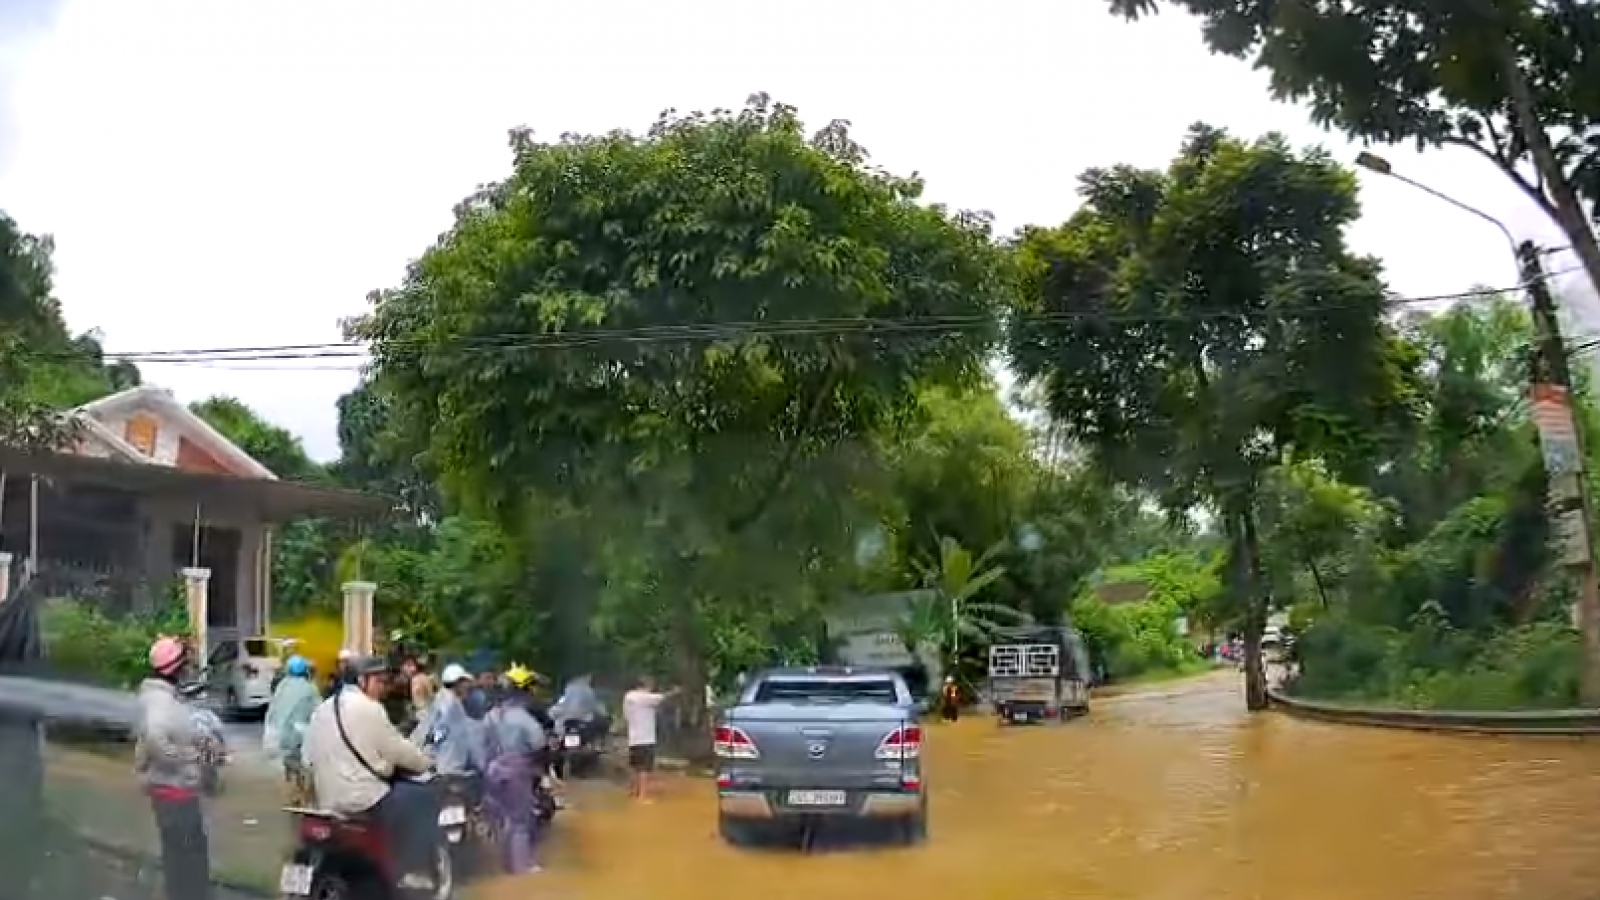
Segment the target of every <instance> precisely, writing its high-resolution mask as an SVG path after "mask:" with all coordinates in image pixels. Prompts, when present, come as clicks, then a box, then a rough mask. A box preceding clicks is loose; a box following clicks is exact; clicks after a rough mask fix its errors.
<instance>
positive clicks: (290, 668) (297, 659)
mask: <svg viewBox="0 0 1600 900" xmlns="http://www.w3.org/2000/svg"><path fill="white" fill-rule="evenodd" d="M284 669H285V670H286V671H287V672H288V673H289V674H290V675H299V676H301V677H305V676H306V675H309V674H311V663H310V662H308V661H307V660H306V658H305V657H304V656H301V655H300V654H298V653H296V654H295V655H294V656H291V657H289V661H288V662H287V663H285V664H284Z"/></svg>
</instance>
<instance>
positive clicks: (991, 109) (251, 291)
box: [0, 0, 1558, 457]
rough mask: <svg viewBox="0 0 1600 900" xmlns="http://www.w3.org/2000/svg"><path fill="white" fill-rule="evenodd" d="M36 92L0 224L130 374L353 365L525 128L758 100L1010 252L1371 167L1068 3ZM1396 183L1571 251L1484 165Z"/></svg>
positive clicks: (1490, 240) (382, 17) (280, 415)
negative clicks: (918, 180)
mask: <svg viewBox="0 0 1600 900" xmlns="http://www.w3.org/2000/svg"><path fill="white" fill-rule="evenodd" d="M447 10H448V11H447ZM22 74H23V77H21V78H20V79H19V80H17V81H16V82H15V83H14V84H12V85H11V91H10V99H11V101H12V102H13V104H14V105H13V111H14V113H15V115H16V118H15V120H14V121H13V123H12V124H13V125H14V126H15V127H16V132H17V134H19V135H20V141H19V142H18V143H17V145H16V147H15V148H14V149H15V152H14V153H13V155H12V158H11V159H10V161H9V165H8V166H7V168H6V169H5V171H4V172H3V173H0V208H5V209H7V210H8V211H10V212H11V213H12V214H13V215H14V216H16V217H17V218H18V219H19V220H20V221H21V222H22V223H23V225H24V226H25V227H27V228H29V229H32V230H37V231H48V232H52V233H54V234H55V235H56V237H57V240H58V243H59V247H60V251H59V257H58V264H59V268H60V276H59V293H60V296H61V298H62V300H63V302H64V303H65V306H66V310H67V314H68V317H69V319H70V320H71V322H72V324H73V326H74V327H77V328H88V327H91V326H97V327H99V328H102V329H103V330H104V332H105V335H106V338H107V342H108V345H109V346H110V348H111V349H113V350H150V349H191V348H206V347H225V346H260V345H268V344H280V343H283V344H289V343H294V344H299V343H314V342H321V341H331V340H336V339H338V337H339V332H338V324H337V323H338V320H339V319H340V318H341V317H343V316H348V315H351V314H353V313H358V312H360V311H361V310H362V309H363V308H364V305H365V304H364V300H363V297H364V295H365V293H366V292H367V291H368V290H370V289H372V288H376V287H381V286H386V285H391V284H394V283H395V282H396V281H398V279H399V278H400V276H401V273H402V271H403V267H404V265H405V264H406V262H407V261H408V260H410V259H411V258H413V257H415V256H416V255H417V254H418V253H419V252H420V251H421V250H422V249H424V248H425V247H426V246H427V244H428V243H429V242H430V241H431V240H432V239H433V238H434V237H435V236H436V235H437V233H438V232H439V231H440V230H441V229H443V228H444V227H446V226H447V225H448V223H449V214H450V207H451V205H452V204H453V203H454V202H455V201H457V200H459V199H460V198H461V197H462V196H464V195H465V194H466V193H468V192H469V191H470V190H471V189H472V188H473V187H474V186H475V185H476V184H477V183H479V182H482V181H486V180H491V179H495V178H498V177H499V176H501V175H502V174H503V173H504V171H505V170H506V167H507V159H508V156H507V151H506V149H505V133H506V130H507V129H508V128H510V127H512V126H515V125H519V124H527V125H530V126H532V127H533V128H534V129H535V130H536V131H537V132H538V133H540V134H543V135H546V136H554V135H556V134H558V133H560V132H563V131H596V130H604V129H609V128H613V127H619V126H627V127H632V128H635V129H642V128H644V127H646V126H647V125H648V124H649V123H650V121H651V120H652V119H653V118H654V116H655V114H656V113H657V112H658V111H660V110H661V109H663V108H665V107H669V106H671V107H677V108H679V109H684V110H687V109H694V108H710V107H715V106H737V105H739V104H740V103H741V102H742V101H743V99H744V97H745V96H746V95H747V94H749V93H752V92H755V91H767V92H768V93H770V94H772V95H773V96H774V97H775V98H777V99H779V100H782V101H784V102H787V103H792V104H795V105H797V106H799V107H800V110H801V113H802V114H803V115H804V116H806V117H807V119H808V120H809V121H813V122H815V123H816V124H817V125H820V124H822V123H823V122H824V121H826V120H828V119H831V118H846V119H850V120H852V121H854V122H855V123H856V135H857V137H858V139H859V140H861V141H862V142H863V143H864V144H865V145H866V146H867V147H868V148H869V149H870V150H871V151H872V152H873V154H874V158H875V160H876V161H877V162H879V163H880V164H883V165H885V166H888V167H889V168H891V169H894V170H897V171H901V172H909V171H911V170H917V171H920V172H921V173H922V174H923V175H924V176H925V177H926V178H927V179H928V183H929V193H930V195H931V197H932V198H933V199H935V200H939V201H943V202H946V203H949V204H951V205H954V206H961V207H975V208H984V209H989V210H992V211H993V212H994V213H995V214H996V215H997V216H998V218H999V222H1000V225H1001V226H1002V227H1004V228H1008V229H1009V228H1012V227H1015V226H1017V225H1021V224H1023V223H1027V222H1045V223H1054V222H1058V221H1060V220H1061V219H1063V218H1065V217H1066V216H1067V215H1068V214H1069V213H1070V212H1071V210H1072V209H1073V207H1074V206H1075V205H1076V202H1077V201H1076V197H1075V195H1074V179H1075V178H1076V176H1077V174H1078V173H1079V172H1080V171H1081V170H1082V169H1084V168H1086V167H1089V166H1093V165H1103V164H1113V163H1118V162H1131V163H1136V164H1142V165H1151V166H1156V165H1160V164H1162V163H1164V162H1165V161H1166V159H1168V158H1169V157H1170V156H1171V154H1172V153H1173V152H1174V150H1175V149H1176V147H1177V144H1178V141H1179V139H1180V137H1181V135H1182V132H1183V129H1184V128H1185V127H1186V126H1187V125H1188V124H1189V123H1190V122H1193V121H1195V120H1205V121H1208V122H1211V123H1212V124H1216V125H1222V126H1226V127H1228V128H1230V129H1233V130H1234V131H1236V132H1238V133H1241V134H1246V135H1254V134H1256V133H1259V132H1262V131H1266V130H1269V129H1276V130H1282V131H1286V132H1289V133H1290V134H1291V135H1292V136H1293V137H1294V138H1296V139H1297V140H1300V141H1304V142H1312V141H1318V142H1325V143H1328V144H1329V145H1330V146H1334V145H1337V148H1338V150H1339V152H1341V153H1346V154H1347V155H1349V156H1353V155H1354V150H1353V149H1348V148H1346V147H1345V146H1344V145H1343V143H1342V142H1339V141H1336V140H1334V139H1332V138H1330V137H1327V136H1324V135H1322V134H1321V133H1319V132H1317V131H1315V130H1314V129H1312V128H1311V127H1310V126H1309V125H1307V123H1306V120H1305V117H1304V115H1303V113H1302V112H1301V111H1299V110H1297V109H1295V108H1292V107H1289V106H1284V105H1279V104H1274V103H1272V102H1270V101H1269V100H1268V99H1267V97H1266V91H1265V86H1264V81H1263V79H1262V78H1261V77H1259V76H1258V75H1256V74H1255V73H1253V72H1251V71H1250V70H1249V68H1248V66H1246V65H1245V64H1243V63H1240V62H1236V61H1233V60H1228V59H1222V58H1216V57H1212V56H1210V55H1208V54H1207V53H1206V51H1205V50H1204V49H1203V47H1202V46H1201V43H1200V39H1199V36H1198V33H1197V30H1196V29H1195V27H1194V26H1193V25H1192V23H1190V22H1189V21H1187V20H1185V19H1183V18H1181V17H1178V16H1174V15H1164V16H1162V17H1161V18H1159V19H1157V20H1155V21H1151V22H1145V23H1140V24H1137V25H1129V24H1126V23H1123V22H1121V21H1120V20H1117V19H1113V18H1112V17H1111V16H1109V15H1108V14H1106V13H1105V11H1104V9H1103V4H1101V3H1083V2H1069V0H1001V2H996V3H991V4H987V5H983V4H977V5H974V4H966V3H953V2H943V3H941V2H934V3H927V2H923V3H911V2H891V0H879V2H874V3H861V2H851V3H845V2H838V0H817V2H811V3H806V4H798V3H776V2H775V3H737V2H732V0H680V2H678V3H672V4H655V3H647V2H644V0H611V2H605V0H598V2H589V3H582V4H565V3H531V2H526V0H506V2H490V0H484V2H477V3H465V4H463V3H456V4H448V5H446V4H422V3H417V2H404V0H389V2H366V0H344V2H340V3H337V4H330V3H317V2H307V0H280V2H272V3H265V2H262V3H215V2H206V0H188V2H176V0H140V2H138V3H129V2H126V0H69V2H68V4H67V6H66V8H65V10H64V11H63V13H62V15H61V17H60V20H59V21H58V22H57V23H56V26H55V28H54V30H53V32H52V33H51V34H50V36H49V37H48V38H47V39H45V40H44V41H43V42H42V43H41V44H39V45H38V46H37V47H36V48H35V51H34V52H33V53H32V55H31V57H30V59H29V61H28V63H27V65H26V66H25V68H24V69H23V72H22ZM1382 152H1383V153H1384V154H1385V155H1386V156H1387V157H1388V158H1389V159H1390V160H1391V161H1392V162H1393V163H1394V165H1395V167H1396V168H1397V169H1399V170H1403V171H1405V172H1407V173H1408V174H1411V175H1413V176H1414V177H1417V178H1419V179H1421V180H1425V181H1427V182H1428V183H1429V184H1431V185H1433V186H1434V187H1436V188H1438V189H1439V190H1441V191H1444V192H1446V193H1449V194H1452V195H1454V196H1456V197H1459V198H1460V199H1462V200H1463V201H1466V202H1468V203H1471V204H1473V205H1475V206H1478V207H1480V208H1482V209H1484V210H1485V211H1487V212H1489V213H1491V214H1493V215H1496V216H1499V217H1501V218H1503V219H1505V220H1506V221H1507V222H1508V223H1510V224H1511V225H1512V227H1513V228H1514V229H1515V230H1517V231H1518V232H1519V233H1527V234H1529V235H1532V234H1535V233H1536V232H1537V234H1538V235H1539V236H1540V237H1541V238H1543V239H1546V240H1548V241H1549V242H1550V243H1558V240H1557V239H1556V238H1552V237H1551V234H1553V230H1552V229H1550V228H1549V227H1548V226H1547V225H1545V224H1544V223H1543V221H1542V218H1541V217H1540V216H1539V215H1538V214H1537V213H1536V212H1535V211H1533V210H1532V209H1531V207H1530V206H1529V205H1528V204H1527V202H1526V201H1525V200H1523V199H1522V198H1521V197H1519V196H1518V195H1517V193H1516V192H1515V191H1514V190H1513V189H1512V188H1511V187H1509V186H1508V185H1507V184H1506V183H1505V182H1504V180H1503V179H1502V178H1501V177H1500V176H1499V175H1498V173H1496V172H1495V171H1494V170H1492V168H1490V167H1489V166H1488V165H1487V164H1485V163H1483V162H1482V161H1480V160H1478V159H1477V158H1475V157H1473V156H1471V155H1470V154H1467V153H1464V152H1435V153H1429V154H1427V155H1426V156H1422V157H1418V156H1417V155H1416V154H1414V153H1412V152H1410V151H1409V150H1405V149H1400V148H1389V149H1385V150H1383V151H1382ZM1365 198H1366V213H1367V214H1366V217H1365V219H1364V220H1363V221H1362V223H1361V225H1360V226H1359V228H1358V229H1357V231H1356V234H1355V240H1356V242H1357V244H1358V246H1359V247H1360V248H1362V249H1363V250H1366V251H1368V252H1377V253H1380V254H1381V255H1382V256H1383V257H1384V258H1385V260H1386V261H1387V263H1388V265H1389V269H1390V275H1391V279H1392V282H1393V285H1394V287H1395V289H1397V290H1399V291H1402V292H1405V293H1409V294H1433V293H1444V292H1449V291H1454V290H1460V289H1464V288H1466V287H1468V286H1470V285H1473V284H1475V283H1490V284H1507V283H1510V282H1512V281H1513V280H1514V275H1515V273H1514V265H1513V262H1512V260H1511V259H1510V258H1509V255H1508V252H1507V250H1506V249H1505V247H1504V241H1503V239H1502V238H1501V236H1500V235H1499V234H1498V233H1496V232H1495V231H1494V229H1493V228H1490V227H1489V226H1487V225H1485V224H1484V223H1482V222H1479V221H1477V220H1475V219H1473V218H1472V217H1470V216H1466V215H1464V214H1462V213H1460V212H1459V211H1457V210H1455V209H1452V208H1450V207H1449V206H1446V205H1444V204H1441V203H1439V202H1437V201H1434V200H1432V199H1430V198H1428V197H1426V196H1423V195H1420V194H1418V193H1417V192H1416V191H1414V190H1411V189H1409V188H1406V187H1405V186H1403V185H1401V184H1398V183H1395V182H1392V181H1384V180H1381V179H1368V180H1367V185H1366V193H1365ZM326 365H327V364H326V363H324V364H322V368H326ZM145 371H146V374H147V377H148V378H149V379H150V380H151V381H154V382H157V383H161V384H164V385H167V386H170V387H172V388H174V389H176V390H177V391H178V393H179V394H180V396H182V397H183V398H184V399H198V398H200V397H203V396H205V395H208V394H212V393H229V394H234V395H236V396H238V397H240V398H242V399H243V400H245V401H246V402H248V403H250V404H251V405H253V406H255V407H257V408H258V409H260V410H261V411H262V412H263V413H265V414H266V415H267V416H269V417H271V418H273V419H275V420H277V421H279V422H280V423H282V424H285V425H287V426H289V427H291V428H293V429H295V430H296V431H298V432H300V433H301V434H303V435H304V436H305V438H306V440H307V443H308V445H309V446H310V448H311V450H312V451H313V453H314V454H316V455H318V456H321V457H330V456H332V455H334V454H335V453H336V452H337V447H336V439H335V433H334V424H335V414H334V409H333V401H334V400H335V398H336V397H337V396H338V394H339V393H341V392H343V391H344V390H346V389H348V388H349V387H350V386H351V385H352V384H353V383H354V381H355V375H354V374H352V373H349V372H340V371H324V370H321V369H317V370H310V371H303V372H281V371H272V372H260V371H257V372H239V371H228V370H218V369H200V368H195V367H185V366H177V365H159V366H158V365H151V366H146V367H145Z"/></svg>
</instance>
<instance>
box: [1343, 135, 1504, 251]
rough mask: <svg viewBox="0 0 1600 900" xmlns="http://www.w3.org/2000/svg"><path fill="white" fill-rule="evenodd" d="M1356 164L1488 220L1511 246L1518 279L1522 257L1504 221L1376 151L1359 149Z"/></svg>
mask: <svg viewBox="0 0 1600 900" xmlns="http://www.w3.org/2000/svg"><path fill="white" fill-rule="evenodd" d="M1356 165H1358V166H1360V167H1361V168H1363V169H1366V170H1367V171H1368V172H1372V173H1375V174H1378V175H1383V176H1386V177H1388V178H1393V179H1394V180H1395V181H1399V182H1401V183H1403V184H1409V185H1411V186H1412V187H1414V188H1416V189H1417V190H1419V191H1422V192H1423V193H1425V194H1427V195H1429V196H1431V197H1436V198H1438V199H1440V200H1443V201H1444V202H1446V203H1448V204H1450V205H1451V206H1454V207H1455V208H1456V209H1459V210H1463V211H1465V212H1469V213H1472V214H1473V215H1475V216H1477V217H1478V218H1480V219H1482V220H1484V221H1485V222H1488V223H1489V224H1490V225H1493V226H1494V227H1496V228H1498V229H1500V233H1501V234H1503V235H1505V238H1506V246H1507V247H1510V248H1511V259H1512V261H1513V262H1515V263H1516V264H1517V277H1518V279H1519V280H1520V279H1521V276H1522V261H1521V260H1522V257H1521V256H1520V255H1519V254H1518V252H1517V239H1516V238H1514V237H1512V236H1511V229H1509V228H1507V227H1506V223H1504V222H1502V221H1500V220H1499V219H1496V218H1495V217H1494V216H1491V215H1489V214H1488V213H1486V212H1484V211H1483V210H1481V209H1478V208H1477V207H1474V206H1468V205H1467V204H1465V203H1462V202H1461V201H1460V200H1457V199H1456V198H1454V197H1452V196H1450V195H1448V194H1444V193H1441V192H1439V191H1436V190H1434V189H1433V188H1431V187H1428V186H1427V185H1425V184H1423V183H1422V182H1420V181H1413V180H1411V179H1410V178H1407V177H1406V176H1404V175H1401V174H1400V173H1398V172H1396V171H1395V170H1394V166H1391V165H1389V161H1388V160H1387V159H1384V158H1383V157H1381V156H1379V155H1377V154H1376V153H1368V152H1367V151H1365V150H1363V151H1361V152H1360V153H1358V154H1357V155H1356Z"/></svg>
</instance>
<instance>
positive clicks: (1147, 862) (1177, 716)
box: [476, 677, 1600, 900]
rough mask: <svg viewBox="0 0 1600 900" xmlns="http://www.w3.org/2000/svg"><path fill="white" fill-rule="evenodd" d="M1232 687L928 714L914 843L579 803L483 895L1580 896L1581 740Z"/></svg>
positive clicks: (677, 800)
mask: <svg viewBox="0 0 1600 900" xmlns="http://www.w3.org/2000/svg"><path fill="white" fill-rule="evenodd" d="M1242 706H1243V704H1242V702H1241V700H1240V698H1239V694H1238V687H1237V683H1236V680H1235V678H1232V677H1208V678H1204V679H1199V680H1197V681H1192V682H1188V683H1185V684H1183V685H1181V686H1179V687H1175V688H1172V689H1169V690H1165V691H1157V692H1154V693H1146V694H1140V695H1131V696H1124V697H1119V698H1108V699H1106V700H1103V701H1098V702H1097V703H1096V706H1095V709H1094V712H1093V713H1092V714H1091V716H1090V717H1089V718H1088V719H1086V720H1082V721H1078V722H1073V723H1070V724H1068V725H1065V726H1060V727H1027V728H1001V727H997V726H996V725H995V723H994V722H993V720H990V719H969V720H963V721H961V722H960V723H958V724H956V725H936V726H933V725H931V726H930V727H929V734H930V736H929V739H928V741H929V743H928V744H927V745H926V746H925V749H924V752H925V754H926V755H927V760H928V783H929V787H930V790H931V792H932V793H931V797H930V799H931V810H930V819H929V822H930V838H929V840H928V842H927V844H926V845H924V846H920V847H916V848H911V849H906V848H898V847H893V846H888V845H884V844H880V845H872V844H861V843H857V842H853V841H846V842H843V843H842V844H841V842H838V841H831V842H830V841H829V840H828V839H827V838H826V836H824V838H823V839H822V840H821V841H820V842H819V843H820V846H819V847H818V848H817V849H815V850H814V851H813V852H811V853H806V854H803V853H800V852H798V851H794V850H791V851H751V850H735V849H732V848H729V847H726V846H724V845H723V844H722V843H721V842H720V841H719V840H718V838H717V834H716V810H715V805H714V800H713V796H714V789H713V787H712V785H711V783H710V782H709V781H706V780H702V779H689V778H679V779H673V780H672V781H671V782H669V783H667V784H666V785H665V786H664V791H663V794H662V795H661V796H660V797H659V798H658V799H657V801H656V802H654V803H653V804H650V805H637V804H630V803H628V802H627V801H626V800H625V799H624V798H621V797H619V796H614V795H611V794H598V795H596V796H594V797H592V798H590V799H589V800H588V801H587V802H585V803H584V804H583V805H582V808H580V809H578V810H575V811H574V812H573V814H572V815H571V816H569V817H567V818H566V819H565V820H564V821H562V822H560V823H559V826H558V827H560V828H561V829H562V830H563V834H562V835H561V836H560V839H559V841H558V842H557V844H556V845H555V846H554V847H552V848H551V849H550V852H549V854H548V856H549V859H548V863H549V869H548V870H547V871H546V872H543V873H540V874H538V875H534V876H527V877H524V878H519V879H511V880H505V881H501V882H499V883H495V884H490V885H485V886H482V887H480V888H479V889H478V891H477V892H476V894H477V897H480V898H483V900H521V898H533V897H538V898H552V900H562V898H571V900H702V898H720V897H729V898H733V897H738V898H753V900H802V898H804V900H853V898H861V900H886V898H894V900H914V898H930V900H933V898H962V900H1052V898H1094V900H1124V898H1125V900H1191V898H1196V900H1198V898H1207V900H1229V898H1240V900H1246V898H1249V900H1255V898H1263V900H1265V898H1272V900H1368V898H1370V900H1424V898H1435V897H1436V898H1441V900H1444V898H1449V900H1501V898H1505V900H1510V898H1519V900H1595V898H1600V742H1597V741H1593V740H1590V741H1587V742H1586V741H1582V740H1577V739H1562V738H1548V739H1537V740H1526V739H1519V740H1509V739H1498V738H1484V737H1470V736H1451V735H1429V734H1417V733H1410V732H1391V731H1382V730H1371V729H1359V728H1347V727H1338V726H1331V725H1322V724H1313V723H1307V722H1300V721H1295V720H1291V719H1287V718H1284V717H1282V716H1278V715H1265V716H1255V717H1247V716H1245V714H1244V713H1243V709H1242Z"/></svg>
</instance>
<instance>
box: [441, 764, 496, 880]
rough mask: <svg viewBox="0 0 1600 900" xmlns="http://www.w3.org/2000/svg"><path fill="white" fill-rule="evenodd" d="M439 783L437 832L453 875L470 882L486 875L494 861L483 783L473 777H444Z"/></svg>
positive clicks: (480, 779) (476, 777)
mask: <svg viewBox="0 0 1600 900" xmlns="http://www.w3.org/2000/svg"><path fill="white" fill-rule="evenodd" d="M440 780H441V782H442V783H443V785H444V802H443V803H442V804H441V805H440V807H439V831H440V833H441V834H443V835H444V840H445V845H446V848H447V849H448V850H449V851H450V856H451V861H452V862H453V863H454V864H455V870H456V872H458V873H460V874H461V876H462V877H464V878H470V877H472V875H474V874H476V873H479V872H483V871H487V870H488V868H489V866H490V864H491V861H492V860H493V858H494V851H493V846H494V844H493V840H494V836H493V834H492V832H491V829H490V827H489V815H488V812H487V810H485V808H484V802H483V800H484V798H483V779H482V778H480V777H478V776H476V775H444V776H440Z"/></svg>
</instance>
